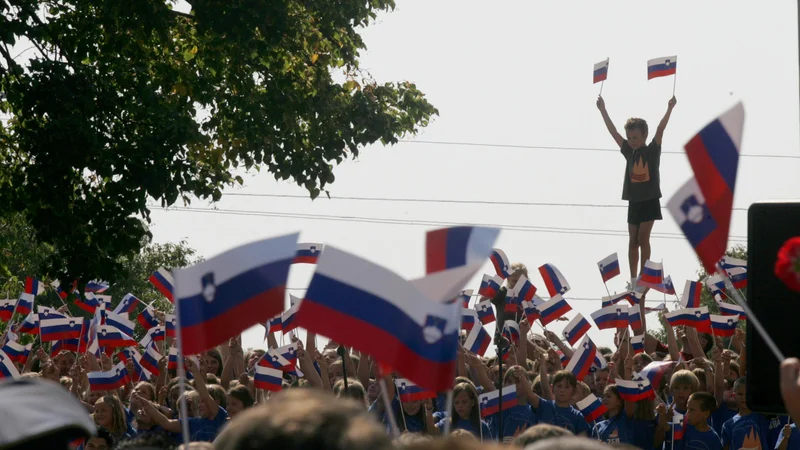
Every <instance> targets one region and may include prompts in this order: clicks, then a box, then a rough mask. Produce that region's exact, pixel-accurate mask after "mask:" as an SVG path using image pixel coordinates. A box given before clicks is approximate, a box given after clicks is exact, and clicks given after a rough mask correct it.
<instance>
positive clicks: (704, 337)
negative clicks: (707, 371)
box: [697, 333, 714, 353]
mask: <svg viewBox="0 0 800 450" xmlns="http://www.w3.org/2000/svg"><path fill="white" fill-rule="evenodd" d="M697 338H698V340H699V341H700V347H702V348H703V351H704V352H705V353H708V352H710V351H711V348H712V347H714V338H713V337H712V336H711V335H710V334H708V333H697Z"/></svg>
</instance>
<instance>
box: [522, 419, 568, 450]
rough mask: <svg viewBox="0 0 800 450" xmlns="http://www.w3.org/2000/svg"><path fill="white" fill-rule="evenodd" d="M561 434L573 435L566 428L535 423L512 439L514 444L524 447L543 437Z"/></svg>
mask: <svg viewBox="0 0 800 450" xmlns="http://www.w3.org/2000/svg"><path fill="white" fill-rule="evenodd" d="M562 436H573V434H572V433H571V432H570V431H569V430H567V429H566V428H561V427H557V426H555V425H550V424H548V423H537V424H536V425H534V426H532V427H530V428H528V429H527V430H525V431H524V432H523V433H522V434H520V435H519V436H517V437H516V439H514V445H516V446H517V447H525V446H528V445H531V444H533V443H535V442H539V441H542V440H545V439H551V438H557V437H562Z"/></svg>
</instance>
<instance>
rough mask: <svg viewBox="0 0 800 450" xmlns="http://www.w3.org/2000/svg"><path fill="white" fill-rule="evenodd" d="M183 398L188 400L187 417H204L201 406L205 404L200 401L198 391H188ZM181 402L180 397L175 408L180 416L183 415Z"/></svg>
mask: <svg viewBox="0 0 800 450" xmlns="http://www.w3.org/2000/svg"><path fill="white" fill-rule="evenodd" d="M183 396H184V397H185V398H186V415H187V416H189V417H202V416H201V414H200V404H201V403H205V402H201V401H200V394H198V393H197V391H188V392H184V393H183ZM180 401H181V399H180V397H178V400H176V401H175V407H176V410H177V411H178V415H179V416H180V414H181V408H178V405H179V404H180ZM203 411H205V406H204V407H203Z"/></svg>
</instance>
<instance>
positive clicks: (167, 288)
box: [149, 267, 175, 302]
mask: <svg viewBox="0 0 800 450" xmlns="http://www.w3.org/2000/svg"><path fill="white" fill-rule="evenodd" d="M149 280H150V283H152V284H153V286H155V287H156V289H158V292H161V295H163V296H164V297H167V299H168V300H169V301H171V302H174V296H173V292H174V291H175V279H174V278H172V274H171V273H170V272H169V270H167V269H165V268H163V267H160V268H159V269H158V270H156V271H155V272H153V274H152V275H150V278H149Z"/></svg>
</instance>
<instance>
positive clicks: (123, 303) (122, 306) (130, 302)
mask: <svg viewBox="0 0 800 450" xmlns="http://www.w3.org/2000/svg"><path fill="white" fill-rule="evenodd" d="M138 304H139V299H138V298H136V296H135V295H133V294H125V296H124V297H122V300H120V302H119V303H118V304H117V306H116V307H115V308H114V312H115V313H116V314H123V313H124V314H130V313H132V312H133V310H135V309H136V306H137V305H138Z"/></svg>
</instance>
